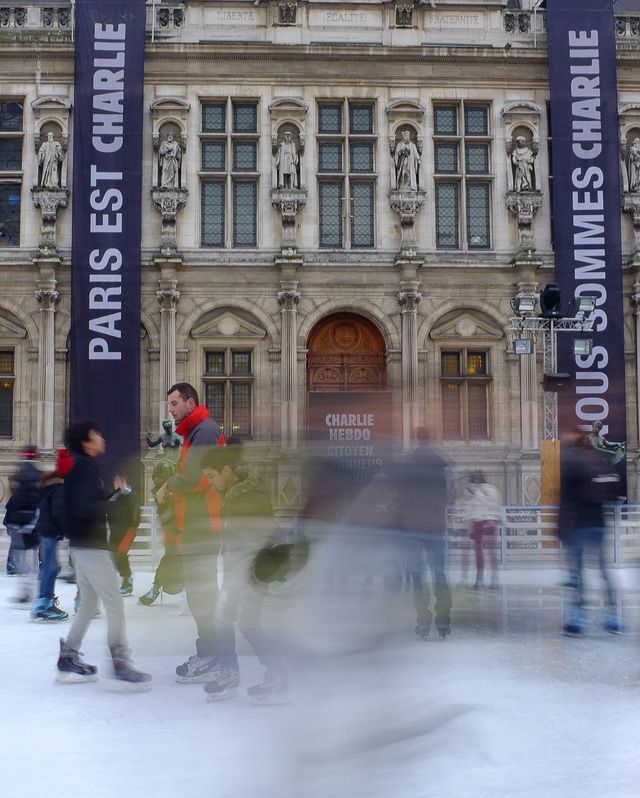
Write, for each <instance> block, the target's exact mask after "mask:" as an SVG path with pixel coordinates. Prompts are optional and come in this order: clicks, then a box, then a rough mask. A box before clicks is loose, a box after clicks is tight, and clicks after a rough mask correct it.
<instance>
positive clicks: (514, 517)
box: [0, 504, 640, 571]
mask: <svg viewBox="0 0 640 798" xmlns="http://www.w3.org/2000/svg"><path fill="white" fill-rule="evenodd" d="M140 509H141V521H140V526H139V528H138V534H137V535H136V539H135V540H134V542H133V545H132V547H131V550H130V551H129V557H130V560H131V566H132V568H133V569H134V570H141V571H145V570H146V571H148V570H155V568H156V566H157V565H158V562H159V561H160V558H161V557H162V554H163V553H164V544H163V541H162V531H161V529H160V525H159V523H158V516H157V510H156V507H155V505H145V506H143V507H141V508H140ZM3 515H4V506H3V505H0V518H2V517H3ZM556 518H557V508H556V507H551V506H548V507H545V506H539V505H508V506H506V507H504V508H503V512H502V519H501V522H500V527H499V530H498V534H497V535H495V536H494V537H493V538H491V537H490V538H487V539H486V540H485V547H486V548H491V547H494V548H496V549H498V562H499V563H500V566H501V567H502V568H547V567H548V568H558V567H560V566H561V565H562V564H563V555H562V546H561V544H560V542H559V541H558V538H557V537H556ZM606 521H607V535H606V538H605V540H606V554H607V560H608V562H609V563H610V564H611V565H615V566H640V504H616V505H611V506H610V507H608V508H607V511H606ZM447 546H448V552H449V562H450V563H451V564H452V565H460V564H464V563H465V562H467V561H468V560H469V559H471V558H472V557H473V543H472V541H471V540H470V538H469V532H468V528H467V522H466V519H465V517H464V514H463V513H462V512H460V511H458V510H456V509H455V508H453V509H451V510H450V512H449V513H448V520H447ZM8 548H9V536H8V535H7V534H6V530H5V528H4V526H2V524H1V523H0V569H3V568H4V563H5V561H6V554H7V550H8ZM67 551H68V546H67V543H66V541H65V542H63V543H62V544H61V546H60V562H61V563H62V564H65V563H66V557H67Z"/></svg>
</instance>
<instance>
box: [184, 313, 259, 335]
mask: <svg viewBox="0 0 640 798" xmlns="http://www.w3.org/2000/svg"><path fill="white" fill-rule="evenodd" d="M265 335H266V332H265V330H264V329H263V328H262V327H260V326H259V325H258V324H257V323H256V322H255V321H253V320H251V319H250V318H249V314H244V313H243V312H242V311H241V310H239V309H237V308H233V309H230V308H223V309H219V310H215V311H213V312H212V313H208V314H207V315H206V316H205V317H204V318H203V319H201V320H200V321H199V322H198V323H197V324H196V325H195V326H194V327H193V329H192V330H191V336H192V337H193V338H229V337H233V338H264V337H265Z"/></svg>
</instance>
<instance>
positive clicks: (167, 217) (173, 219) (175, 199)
mask: <svg viewBox="0 0 640 798" xmlns="http://www.w3.org/2000/svg"><path fill="white" fill-rule="evenodd" d="M188 196H189V192H188V191H187V189H186V188H152V189H151V201H152V202H153V204H154V205H155V207H156V208H157V209H158V210H159V211H160V214H161V215H162V233H161V241H160V253H161V254H162V255H163V256H164V257H165V258H171V257H174V256H175V254H176V252H177V250H178V244H177V241H176V228H177V217H178V211H179V210H180V208H184V206H185V205H186V204H187V197H188Z"/></svg>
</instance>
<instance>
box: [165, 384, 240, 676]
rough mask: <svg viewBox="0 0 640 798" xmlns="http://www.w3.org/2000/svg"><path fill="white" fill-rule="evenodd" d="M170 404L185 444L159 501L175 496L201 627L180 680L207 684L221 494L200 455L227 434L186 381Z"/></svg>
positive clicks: (192, 602) (188, 586) (172, 392)
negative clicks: (194, 651) (211, 479)
mask: <svg viewBox="0 0 640 798" xmlns="http://www.w3.org/2000/svg"><path fill="white" fill-rule="evenodd" d="M167 406H168V409H169V414H170V415H171V417H172V418H173V419H174V421H175V422H176V425H177V426H176V432H177V433H178V435H182V437H183V438H184V443H183V445H182V451H181V453H180V462H179V463H178V469H177V473H176V475H175V476H173V477H171V479H169V480H168V481H167V482H166V483H165V484H164V485H162V487H160V489H159V490H158V491H157V493H156V501H157V502H158V504H162V503H163V502H164V501H165V500H166V498H167V497H168V496H171V497H172V498H173V502H174V506H175V517H176V527H177V530H178V537H177V539H176V545H177V548H178V550H179V552H180V556H181V559H182V565H183V570H184V581H185V592H186V594H187V603H188V605H189V609H190V610H191V614H192V615H193V619H194V621H195V622H196V626H197V628H198V638H197V640H196V653H195V654H194V655H193V656H191V657H189V659H188V660H187V661H186V662H185V663H183V664H182V665H178V667H177V668H176V681H178V682H182V683H184V684H192V683H199V682H207V681H209V680H210V679H211V678H213V676H214V675H215V656H214V645H215V643H214V637H215V621H214V618H215V607H216V603H217V599H218V577H217V573H218V549H219V536H218V533H219V532H220V495H219V494H218V493H216V492H215V491H213V490H212V489H211V488H210V487H209V483H208V481H207V479H206V477H205V476H204V474H203V471H202V458H203V456H204V454H205V452H206V451H207V450H208V449H209V448H210V447H211V446H216V445H218V446H224V436H223V435H222V432H221V430H220V427H219V426H218V425H217V424H216V422H215V421H214V420H213V419H212V418H211V416H210V414H209V411H208V410H207V408H206V407H205V406H204V405H201V404H200V402H199V399H198V393H197V391H196V389H195V388H194V387H193V385H190V384H189V383H188V382H179V383H176V384H175V385H172V386H171V388H169V390H168V391H167Z"/></svg>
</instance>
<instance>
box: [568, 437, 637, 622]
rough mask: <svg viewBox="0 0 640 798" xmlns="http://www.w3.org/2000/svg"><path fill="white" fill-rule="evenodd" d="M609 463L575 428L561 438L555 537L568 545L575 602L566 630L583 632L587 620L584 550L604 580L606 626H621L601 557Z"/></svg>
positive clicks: (612, 481) (611, 480)
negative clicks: (558, 507) (585, 613)
mask: <svg viewBox="0 0 640 798" xmlns="http://www.w3.org/2000/svg"><path fill="white" fill-rule="evenodd" d="M610 468H611V464H610V462H608V461H607V460H605V459H604V458H603V457H602V456H601V454H600V453H599V452H598V451H597V450H596V449H594V448H593V447H592V446H591V444H590V442H589V440H588V437H587V436H586V435H585V434H584V433H583V432H582V431H581V430H580V429H578V428H575V429H572V430H569V431H568V432H567V433H566V434H565V435H564V436H563V440H562V449H561V454H560V509H559V513H558V537H559V538H560V540H561V541H562V543H563V544H564V545H565V546H566V548H567V554H568V557H569V562H570V568H571V573H570V584H571V585H572V586H573V587H574V599H573V608H572V611H571V615H570V617H569V618H568V619H567V621H566V622H565V624H564V626H563V631H564V633H565V634H568V635H579V634H581V633H582V632H583V631H584V629H585V626H586V620H585V617H584V613H583V606H584V574H583V569H584V556H585V553H589V552H592V553H593V554H595V556H596V557H597V560H598V567H599V569H600V574H601V576H602V580H603V582H604V587H605V597H606V603H607V608H608V610H607V616H606V619H605V622H604V628H605V629H606V630H607V631H609V632H613V633H616V632H621V631H622V624H621V622H620V619H619V618H618V616H617V614H616V598H615V593H614V590H613V586H612V584H611V580H610V578H609V575H608V573H607V569H606V565H605V560H604V546H603V543H604V526H605V522H604V512H603V503H604V502H606V501H611V499H612V498H614V497H615V495H616V487H617V483H618V481H619V480H618V477H617V475H616V474H611V473H608V472H610Z"/></svg>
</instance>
